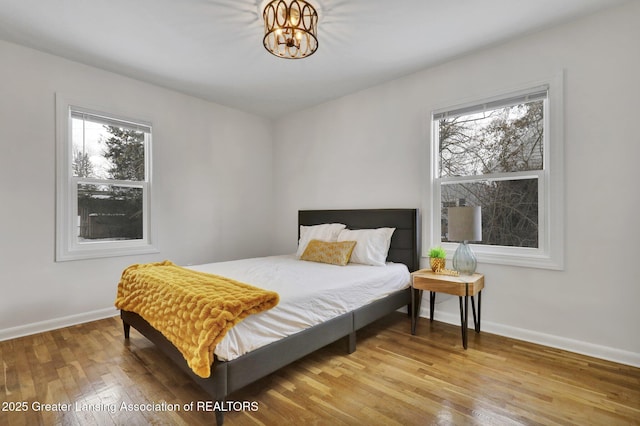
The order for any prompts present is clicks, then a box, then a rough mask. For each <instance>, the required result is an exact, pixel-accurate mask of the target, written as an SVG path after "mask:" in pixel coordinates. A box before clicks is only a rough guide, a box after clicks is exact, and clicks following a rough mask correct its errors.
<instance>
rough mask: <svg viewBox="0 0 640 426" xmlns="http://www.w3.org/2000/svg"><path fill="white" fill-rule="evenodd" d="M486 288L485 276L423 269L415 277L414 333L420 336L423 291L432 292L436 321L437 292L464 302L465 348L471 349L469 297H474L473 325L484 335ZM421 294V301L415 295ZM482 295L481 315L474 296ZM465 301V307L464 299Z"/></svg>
mask: <svg viewBox="0 0 640 426" xmlns="http://www.w3.org/2000/svg"><path fill="white" fill-rule="evenodd" d="M483 288H484V275H482V274H478V273H475V274H473V275H461V276H459V277H454V276H451V275H444V274H436V273H435V272H433V271H432V270H430V269H421V270H419V271H416V272H414V273H412V274H411V300H413V302H414V303H413V304H412V305H413V309H412V312H411V334H416V325H417V322H418V318H417V317H418V316H419V314H420V303H421V301H422V292H423V290H428V291H429V307H430V314H429V315H430V317H431V318H430V319H431V321H433V312H434V310H435V303H436V293H446V294H452V295H454V296H458V300H459V302H460V322H461V325H462V346H463V347H464V348H465V349H467V327H468V316H469V297H471V309H472V311H473V325H474V328H475V330H476V333H480V307H481V301H482V289H483ZM416 291H417V292H418V294H417V296H418V297H417V299H416V294H415V292H416ZM476 294H477V295H478V316H477V318H476V307H475V301H474V298H473V296H475V295H476ZM463 298H464V307H463V300H462V299H463Z"/></svg>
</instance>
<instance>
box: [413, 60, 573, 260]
mask: <svg viewBox="0 0 640 426" xmlns="http://www.w3.org/2000/svg"><path fill="white" fill-rule="evenodd" d="M543 87H544V88H546V89H547V98H546V100H545V104H544V108H545V109H544V141H543V152H544V157H543V168H542V170H532V171H524V172H510V173H501V174H495V175H492V177H497V178H498V179H503V178H504V179H508V180H511V179H513V178H520V179H522V178H534V177H535V178H537V179H538V230H539V231H538V247H537V248H525V247H507V246H488V245H482V244H471V246H472V248H473V251H474V253H475V255H476V257H477V259H478V262H479V263H490V264H499V265H510V266H520V267H531V268H542V269H553V270H563V269H564V239H565V238H564V178H563V176H564V169H563V166H564V148H563V144H564V137H563V136H564V123H563V108H564V107H563V93H564V90H563V74H562V73H557V74H556V75H555V76H553V77H551V78H547V79H544V80H540V81H535V82H530V83H527V84H523V85H520V86H519V87H517V88H515V89H511V90H504V91H500V92H499V93H498V92H497V91H496V92H494V93H493V94H491V95H488V96H482V97H477V98H473V99H469V100H466V101H464V102H457V103H451V104H450V105H447V106H445V107H440V108H434V109H432V111H431V114H430V130H431V131H430V136H429V138H430V139H429V144H428V159H429V162H430V170H431V173H430V177H429V190H430V195H427V196H426V197H425V198H426V204H427V206H426V208H425V210H426V211H427V212H428V213H427V215H426V218H425V219H426V221H427V224H426V225H427V226H425V227H424V228H425V232H429V233H430V235H425V236H423V238H425V241H429V242H430V243H429V244H427V245H426V247H434V246H442V247H443V248H444V249H445V250H446V251H447V255H448V256H449V257H451V256H453V253H454V252H455V250H456V248H457V246H458V244H457V243H450V242H441V190H440V186H441V182H442V178H440V177H439V176H438V175H439V149H438V146H437V143H438V140H437V127H436V122H435V121H434V117H436V116H437V115H440V114H442V113H445V112H447V111H453V110H462V109H467V108H473V107H474V106H479V105H486V104H491V103H495V102H498V103H499V102H500V101H502V100H505V99H509V98H514V97H518V96H524V95H527V94H529V93H534V92H536V91H539V90H540V89H541V88H543ZM478 180H481V179H469V178H468V177H460V178H458V177H456V178H447V179H446V181H449V182H453V181H456V183H458V182H463V181H467V182H468V181H478ZM425 257H427V256H426V254H425Z"/></svg>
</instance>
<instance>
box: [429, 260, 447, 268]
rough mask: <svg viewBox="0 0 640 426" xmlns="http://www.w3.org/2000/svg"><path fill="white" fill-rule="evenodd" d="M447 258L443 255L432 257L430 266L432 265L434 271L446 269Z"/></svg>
mask: <svg viewBox="0 0 640 426" xmlns="http://www.w3.org/2000/svg"><path fill="white" fill-rule="evenodd" d="M446 261H447V260H446V259H443V258H441V257H430V258H429V266H431V270H432V271H433V272H440V271H442V270H443V269H444V266H445V263H446Z"/></svg>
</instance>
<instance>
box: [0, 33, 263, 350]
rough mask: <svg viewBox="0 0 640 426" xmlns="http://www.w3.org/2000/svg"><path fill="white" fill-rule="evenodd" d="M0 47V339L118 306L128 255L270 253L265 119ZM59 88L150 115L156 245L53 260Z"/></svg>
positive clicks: (202, 258)
mask: <svg viewBox="0 0 640 426" xmlns="http://www.w3.org/2000/svg"><path fill="white" fill-rule="evenodd" d="M0 58H1V59H0V147H1V150H0V289H1V291H0V340H2V339H6V338H10V337H13V336H16V335H20V334H27V333H31V332H35V331H41V330H42V329H45V328H53V327H59V326H63V325H66V324H69V323H74V322H81V321H85V320H90V319H94V318H97V317H101V316H106V315H115V314H116V311H115V308H113V302H114V300H115V290H116V285H117V283H118V279H119V276H120V273H121V271H122V269H123V268H124V267H126V266H127V265H129V264H132V263H139V262H150V261H157V260H163V259H170V260H172V261H174V262H176V263H179V264H188V263H203V262H208V261H216V260H227V259H233V258H239V257H248V256H258V255H266V254H269V250H270V242H271V238H272V234H271V231H270V229H271V228H270V226H269V225H270V224H271V223H272V218H273V216H272V208H271V206H272V170H273V165H272V153H273V151H272V133H271V132H272V124H271V122H270V121H269V120H266V119H263V118H260V117H257V116H254V115H250V114H246V113H242V112H239V111H236V110H233V109H229V108H226V107H222V106H219V105H215V104H212V103H209V102H205V101H203V100H199V99H196V98H193V97H189V96H185V95H182V94H179V93H176V92H173V91H170V90H166V89H162V88H159V87H156V86H153V85H149V84H145V83H141V82H138V81H135V80H132V79H128V78H124V77H121V76H118V75H116V74H113V73H109V72H105V71H101V70H98V69H95V68H91V67H87V66H84V65H81V64H78V63H75V62H71V61H67V60H64V59H61V58H58V57H55V56H51V55H48V54H44V53H41V52H38V51H35V50H32V49H27V48H24V47H20V46H17V45H14V44H9V43H6V42H2V41H0ZM56 92H58V93H62V94H64V95H65V96H67V97H70V98H73V99H87V100H88V101H90V102H93V103H96V104H98V105H104V106H105V108H111V107H113V108H114V109H117V110H118V111H131V112H132V115H133V117H134V118H150V119H151V121H152V123H153V132H154V133H153V188H152V215H153V216H152V227H153V235H152V237H153V239H154V241H155V245H156V247H157V248H158V249H159V250H160V252H159V253H157V254H153V255H144V256H128V257H116V258H107V259H96V260H86V261H71V262H61V263H56V262H54V243H55V160H54V156H55V114H54V108H55V101H54V100H55V93H56ZM138 114H139V115H140V116H138ZM257 211H259V212H260V214H256V212H257Z"/></svg>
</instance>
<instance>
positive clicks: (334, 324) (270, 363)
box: [120, 209, 419, 425]
mask: <svg viewBox="0 0 640 426" xmlns="http://www.w3.org/2000/svg"><path fill="white" fill-rule="evenodd" d="M325 223H342V224H345V225H346V226H347V228H349V229H354V230H356V229H373V228H383V227H391V228H396V230H395V232H394V233H393V235H392V238H391V244H390V247H389V253H388V257H387V261H388V262H394V263H401V264H404V265H406V267H407V269H408V271H409V272H413V271H415V270H417V269H419V247H418V241H419V232H418V224H419V218H418V210H417V209H366V210H301V211H299V212H298V224H299V225H305V226H312V225H319V224H325ZM298 229H300V226H298ZM284 261H288V259H286V258H285V259H284ZM298 262H300V261H298ZM203 268H204V269H202V268H201V270H204V271H205V272H206V271H207V268H206V267H203ZM407 284H408V283H407ZM411 305H412V301H411V292H410V289H409V287H406V288H403V289H401V290H397V291H393V292H391V293H389V294H388V295H386V296H385V297H383V298H379V299H376V300H374V301H372V302H370V303H368V304H366V305H364V306H361V307H358V308H356V309H353V310H351V311H348V312H345V313H342V314H340V315H338V316H336V317H333V318H330V319H328V320H324V321H323V322H322V323H320V324H318V325H314V326H312V327H308V328H305V329H304V330H302V331H300V332H297V333H295V334H292V335H289V336H288V337H284V338H281V339H279V340H275V341H273V342H271V343H268V344H265V345H263V346H261V347H259V348H257V349H254V350H251V351H250V352H248V353H245V354H242V355H239V356H236V357H226V356H225V357H220V356H218V355H217V354H216V357H215V360H214V362H213V365H212V366H211V371H212V375H211V377H209V378H201V377H199V376H197V375H196V374H194V373H193V371H191V369H190V368H189V366H188V365H187V363H186V362H185V359H184V357H183V356H182V354H181V353H180V352H179V351H178V350H177V349H176V348H175V347H174V346H173V345H172V344H171V343H170V342H169V341H168V340H167V339H166V338H165V337H164V336H163V335H162V334H161V333H160V332H159V331H157V330H156V329H154V328H153V327H152V326H151V325H150V324H149V323H148V322H147V321H145V320H144V319H143V318H142V317H141V316H140V315H138V314H136V313H134V312H129V311H125V310H122V311H121V314H120V315H121V318H122V321H123V326H124V335H125V338H129V333H130V327H133V328H135V329H136V330H138V331H139V332H140V333H141V334H142V335H144V336H145V337H146V338H147V339H149V340H150V341H152V342H153V343H155V344H156V346H157V347H158V348H159V349H160V350H161V351H162V352H163V353H164V354H165V355H167V356H168V357H169V358H170V359H171V360H172V361H173V362H174V363H175V364H176V365H177V366H178V367H179V368H181V369H182V370H183V371H184V372H185V373H186V374H188V375H189V376H191V377H192V379H193V380H194V381H195V382H196V383H197V384H198V385H199V386H200V387H201V388H202V389H203V390H204V391H205V392H207V394H208V395H209V396H210V397H211V399H212V400H213V401H219V402H223V401H224V400H225V399H226V397H227V396H228V395H229V394H230V393H232V392H234V391H236V390H238V389H240V388H242V387H244V386H246V385H248V384H250V383H252V382H254V381H256V380H258V379H260V378H262V377H265V376H267V375H268V374H271V373H273V372H274V371H276V370H278V369H280V368H282V367H284V366H286V365H287V364H289V363H291V362H293V361H296V360H298V359H300V358H302V357H304V356H305V355H308V354H310V353H311V352H314V351H315V350H317V349H320V348H321V347H323V346H326V345H327V344H329V343H332V342H335V341H337V340H340V339H343V338H344V339H345V340H346V343H347V352H348V353H352V352H354V351H355V349H356V331H357V330H358V329H360V328H362V327H364V326H366V325H367V324H370V323H371V322H373V321H375V320H377V319H379V318H381V317H383V316H385V315H387V314H389V313H391V312H394V311H396V310H398V309H399V308H402V307H403V306H407V307H408V312H411ZM244 322H246V320H245V321H244ZM240 324H242V323H240ZM240 324H238V325H240ZM236 327H237V326H236ZM232 331H233V330H232ZM216 351H217V350H216ZM224 358H233V359H230V360H223V359H224ZM223 421H224V417H223V412H222V411H216V422H217V424H218V425H221V424H222V423H223Z"/></svg>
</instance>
